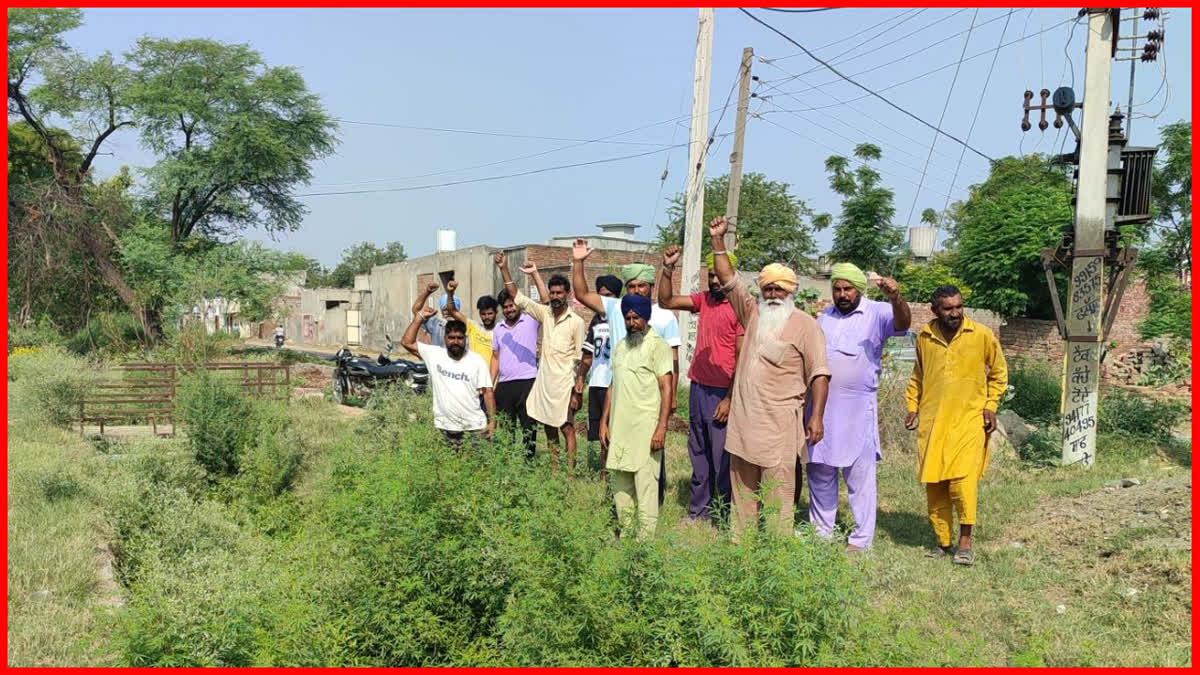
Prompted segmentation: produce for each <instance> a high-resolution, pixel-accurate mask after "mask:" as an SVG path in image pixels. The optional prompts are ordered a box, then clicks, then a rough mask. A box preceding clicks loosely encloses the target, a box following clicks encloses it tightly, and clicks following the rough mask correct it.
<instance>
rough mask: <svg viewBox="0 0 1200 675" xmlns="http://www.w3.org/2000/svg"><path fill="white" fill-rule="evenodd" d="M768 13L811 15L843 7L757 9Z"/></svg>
mask: <svg viewBox="0 0 1200 675" xmlns="http://www.w3.org/2000/svg"><path fill="white" fill-rule="evenodd" d="M759 9H764V10H766V11H768V12H786V13H788V14H812V13H813V12H828V11H829V10H831V9H845V7H815V8H813V9H781V8H779V7H759Z"/></svg>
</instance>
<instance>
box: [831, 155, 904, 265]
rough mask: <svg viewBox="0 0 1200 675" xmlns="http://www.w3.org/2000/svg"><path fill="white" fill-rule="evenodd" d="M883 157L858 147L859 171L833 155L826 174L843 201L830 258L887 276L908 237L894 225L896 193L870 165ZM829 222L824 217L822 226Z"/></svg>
mask: <svg viewBox="0 0 1200 675" xmlns="http://www.w3.org/2000/svg"><path fill="white" fill-rule="evenodd" d="M882 156H883V151H882V150H880V149H879V146H876V145H872V144H870V143H860V144H859V145H857V146H855V147H854V157H855V158H856V159H858V160H859V162H860V163H859V166H858V167H857V168H854V169H851V168H850V159H848V158H846V157H842V156H841V155H831V156H830V157H829V158H828V159H826V160H825V171H826V172H828V173H829V186H830V187H831V188H832V189H833V191H834V192H836V193H838V194H839V195H841V196H842V198H843V199H842V215H841V217H839V218H838V224H837V227H836V228H835V229H834V231H833V249H832V250H831V251H830V256H831V257H832V258H833V260H834V261H836V262H852V263H854V264H855V265H858V266H859V267H861V268H862V269H864V270H875V271H878V272H881V273H886V272H891V271H892V270H893V268H894V267H895V266H896V263H897V260H898V258H899V254H900V251H901V247H902V246H903V245H904V233H903V231H902V230H901V229H900V228H899V227H897V226H896V225H894V224H893V223H892V218H893V217H895V215H896V207H895V204H894V196H895V195H894V193H893V192H892V191H891V190H890V189H888V188H886V187H884V186H883V185H881V184H880V177H879V172H878V171H876V170H875V169H873V168H871V165H870V164H868V162H872V161H878V160H879V158H880V157H882ZM828 220H829V218H828V217H827V216H825V217H823V218H822V224H823V223H825V222H828Z"/></svg>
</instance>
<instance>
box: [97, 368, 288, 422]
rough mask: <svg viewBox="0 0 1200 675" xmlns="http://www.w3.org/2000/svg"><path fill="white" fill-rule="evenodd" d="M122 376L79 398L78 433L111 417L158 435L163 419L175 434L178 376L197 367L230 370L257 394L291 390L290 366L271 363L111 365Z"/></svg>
mask: <svg viewBox="0 0 1200 675" xmlns="http://www.w3.org/2000/svg"><path fill="white" fill-rule="evenodd" d="M112 370H113V371H114V372H115V373H117V374H118V378H115V379H113V380H109V381H106V382H105V383H103V384H100V385H97V386H96V390H95V391H93V392H90V393H88V394H87V395H86V396H84V397H83V399H82V400H81V401H80V403H79V433H80V434H83V433H84V428H85V426H86V425H87V424H89V423H90V424H94V425H99V427H100V434H101V435H103V434H104V426H105V425H106V424H108V425H109V426H112V423H113V422H124V423H126V424H141V423H145V424H148V425H149V426H150V428H151V430H152V431H153V433H154V435H156V436H157V435H159V432H158V427H159V425H160V424H163V425H166V424H169V425H170V428H171V431H170V432H169V434H167V435H171V436H173V435H175V419H174V414H175V394H176V391H177V388H178V384H179V378H180V377H182V376H183V375H185V374H187V373H190V372H194V371H197V370H205V371H216V372H223V373H228V374H230V375H231V376H234V377H236V378H237V381H238V383H239V384H240V385H241V387H242V389H243V390H245V391H246V392H247V393H253V394H254V395H256V396H257V397H259V398H273V399H276V400H287V399H288V397H289V396H290V395H291V390H292V387H291V384H292V369H291V366H286V365H280V364H277V363H269V362H253V361H245V362H237V361H232V362H213V363H203V364H195V365H178V364H172V363H126V364H122V365H120V366H115V367H114V368H113V369H112Z"/></svg>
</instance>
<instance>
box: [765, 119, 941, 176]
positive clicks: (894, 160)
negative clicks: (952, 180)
mask: <svg viewBox="0 0 1200 675" xmlns="http://www.w3.org/2000/svg"><path fill="white" fill-rule="evenodd" d="M793 116H794V117H796V119H799V120H800V121H802V122H804V123H805V124H811V125H813V126H815V127H817V128H819V129H822V130H824V131H826V132H828V133H829V134H831V135H833V136H837V137H838V138H840V139H842V140H843V141H846V142H847V143H850V144H851V145H856V144H858V143H859V142H860V140H855V139H853V138H850V137H849V136H846V135H845V134H840V133H838V132H836V131H834V130H833V129H830V128H829V127H827V126H825V125H824V124H821V123H820V122H817V121H815V120H809V119H805V118H803V117H800V116H799V115H793ZM768 121H769V120H768ZM881 145H885V146H886V145H887V144H886V143H881ZM897 150H898V149H897ZM898 151H899V152H901V153H902V154H907V155H908V156H910V157H913V158H914V159H920V158H919V157H917V156H916V155H913V154H911V153H905V152H903V151H900V150H898ZM835 152H841V151H837V150H835ZM881 161H884V162H891V163H892V164H895V165H896V166H900V167H903V168H905V169H908V170H909V171H913V172H916V170H917V168H916V167H915V166H912V165H911V164H905V163H904V162H901V161H899V160H896V159H892V158H891V157H888V158H886V159H883V160H881ZM937 182H939V183H941V184H943V185H948V183H946V182H945V181H942V180H939V181H937ZM914 184H915V183H914Z"/></svg>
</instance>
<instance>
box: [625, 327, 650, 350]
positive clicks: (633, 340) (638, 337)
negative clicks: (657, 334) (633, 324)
mask: <svg viewBox="0 0 1200 675" xmlns="http://www.w3.org/2000/svg"><path fill="white" fill-rule="evenodd" d="M625 339H626V340H627V341H628V342H629V346H630V347H637V346H639V345H641V344H642V340H645V339H646V331H644V330H643V331H638V332H636V333H634V332H629V333H626V334H625Z"/></svg>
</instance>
